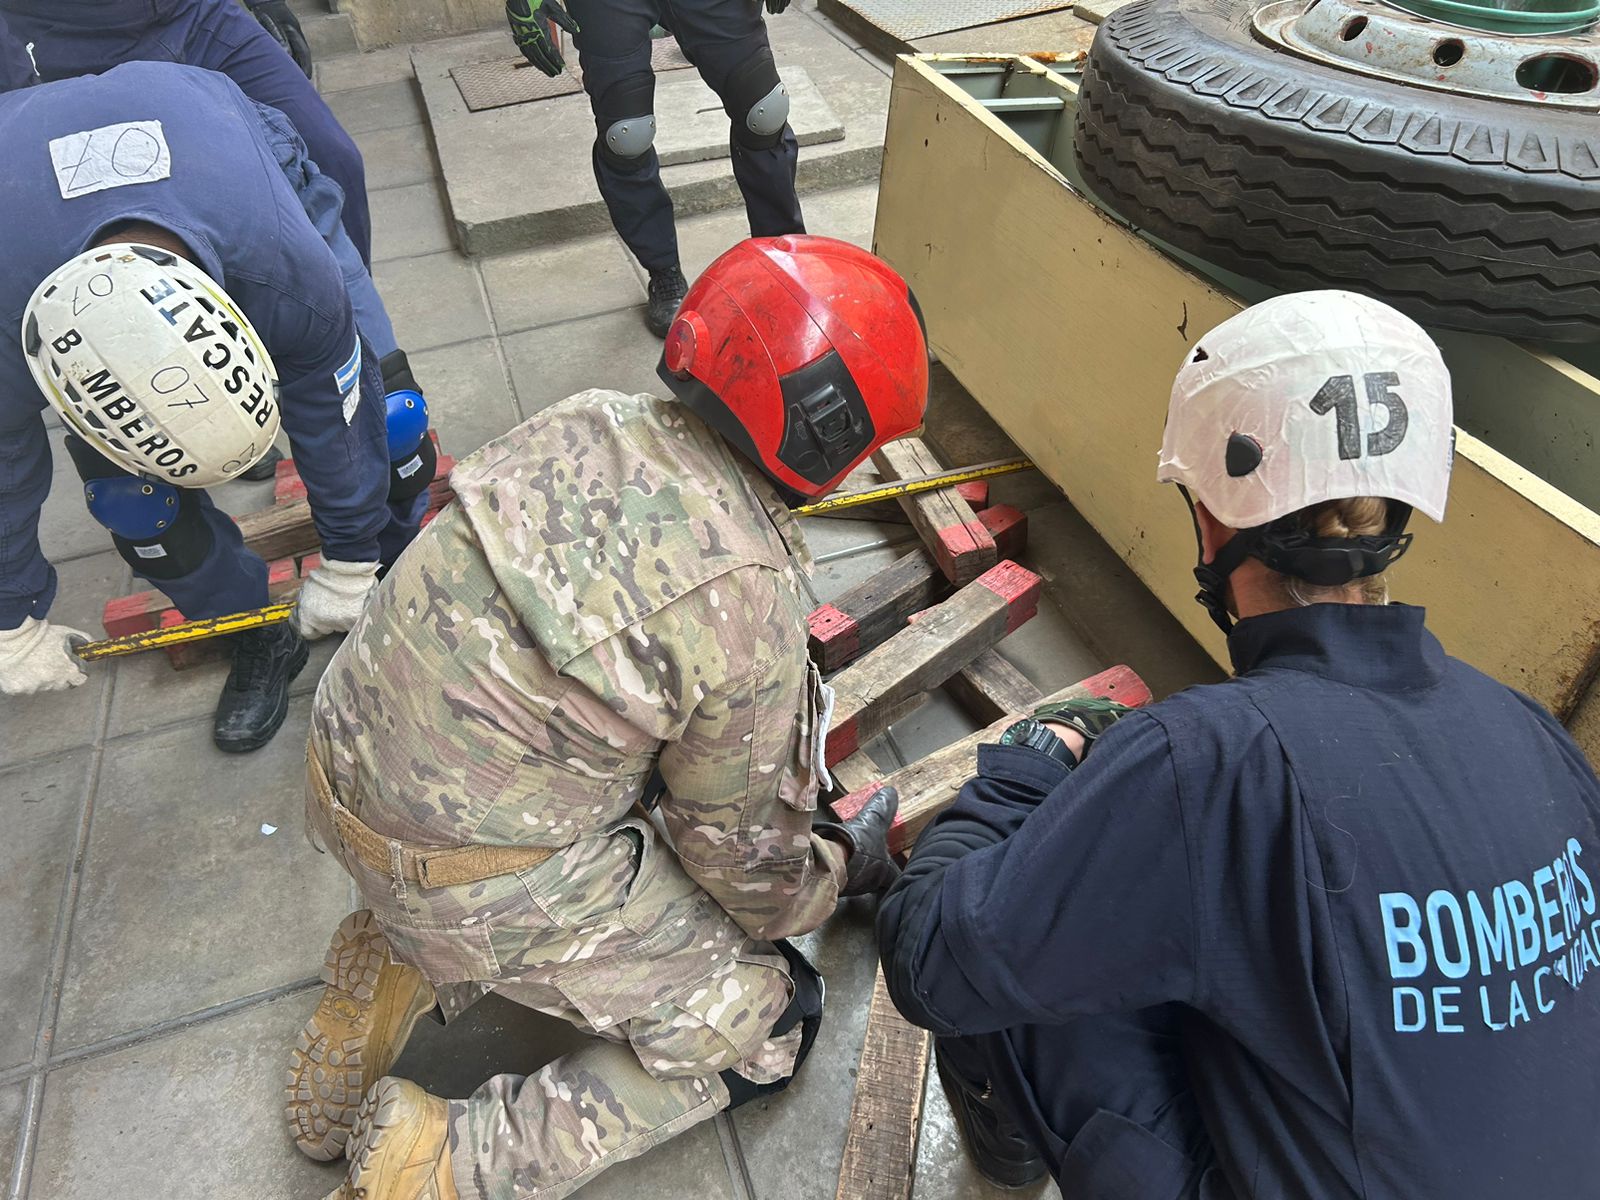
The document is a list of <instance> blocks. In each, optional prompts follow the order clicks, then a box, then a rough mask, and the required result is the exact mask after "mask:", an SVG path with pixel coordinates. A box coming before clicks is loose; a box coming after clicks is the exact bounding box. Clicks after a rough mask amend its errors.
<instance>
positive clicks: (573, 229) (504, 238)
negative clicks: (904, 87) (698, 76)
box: [413, 14, 888, 254]
mask: <svg viewBox="0 0 1600 1200" xmlns="http://www.w3.org/2000/svg"><path fill="white" fill-rule="evenodd" d="M769 31H770V35H771V38H772V43H773V49H774V53H775V55H776V56H777V60H778V63H779V67H780V70H781V71H783V72H784V73H785V74H786V77H787V75H788V73H789V72H791V70H796V71H798V72H804V73H805V75H806V76H808V77H809V78H810V80H811V82H812V83H814V84H815V85H816V88H817V91H818V92H819V93H820V94H821V96H822V97H824V98H826V101H827V103H828V105H829V106H831V108H832V109H833V111H834V112H835V113H837V114H838V116H839V119H840V120H841V121H842V123H843V126H844V131H845V136H844V138H843V139H842V140H840V141H837V142H831V143H828V144H827V145H826V146H820V147H814V148H812V149H810V150H808V151H805V152H802V154H801V156H800V167H799V186H800V187H801V189H802V190H814V189H818V188H823V187H834V186H841V185H844V184H849V183H857V182H861V181H863V180H865V179H872V178H876V176H877V168H878V162H879V160H880V159H881V157H882V141H883V124H884V118H885V114H886V112H887V105H888V84H887V82H886V81H885V79H884V77H883V75H882V74H881V73H880V72H879V71H878V70H876V69H874V68H873V67H871V66H869V65H867V64H866V63H865V62H863V61H862V60H861V59H860V58H858V57H857V56H856V55H855V53H854V51H853V50H852V49H851V48H850V47H849V46H846V45H844V44H843V43H841V42H839V41H838V40H836V39H835V38H834V37H833V36H832V35H831V34H829V33H828V32H827V31H826V30H825V29H824V28H823V27H822V26H821V25H820V24H819V23H818V21H817V19H816V18H815V17H813V16H810V15H807V14H795V15H794V17H793V18H790V19H785V20H782V21H775V22H773V23H772V24H771V25H770V27H769ZM504 54H505V47H504V42H503V39H501V38H498V37H494V36H478V37H469V38H460V39H452V40H451V41H450V42H440V43H434V44H432V45H428V46H421V47H418V48H417V51H416V53H415V55H414V57H413V65H414V68H415V70H416V72H417V79H418V82H419V83H420V85H421V87H422V94H423V101H424V104H425V106H426V108H427V111H428V118H429V121H430V123H431V125H432V127H433V130H434V135H435V141H436V143H437V145H438V147H439V153H440V163H441V167H442V169H443V172H444V178H445V185H446V189H447V192H448V195H449V202H450V207H451V214H452V218H453V221H454V225H455V229H456V234H457V238H458V240H459V242H460V244H461V246H462V247H463V248H464V249H465V250H466V251H467V252H468V253H471V254H491V253H496V252H499V251H504V250H510V249H516V248H521V247H526V246H534V245H547V244H549V243H550V242H552V241H557V240H564V239H568V238H574V237H581V236H585V235H588V234H594V233H600V232H603V231H605V230H607V229H609V228H610V218H609V216H608V215H607V213H606V211H605V206H604V204H603V203H602V202H601V200H600V197H599V194H598V193H597V192H596V190H595V186H594V181H593V178H592V176H591V174H590V172H589V171H588V170H587V164H588V161H589V154H590V147H591V144H592V142H593V140H594V122H593V118H592V117H591V115H590V112H589V106H588V100H587V98H586V97H584V96H563V97H558V98H556V99H553V100H544V101H540V102H539V103H538V106H537V107H538V109H539V119H538V120H537V121H531V120H529V119H528V117H527V114H526V113H524V112H522V111H520V109H519V108H509V109H494V110H490V111H487V112H481V113H469V112H467V110H466V105H465V103H464V102H463V101H462V99H461V93H460V90H459V89H458V88H457V87H456V84H455V82H454V80H452V79H451V78H450V68H451V67H453V66H459V65H461V64H462V63H466V62H483V61H487V60H489V59H492V58H498V57H503V56H504ZM674 74H675V75H685V74H687V72H676V73H674ZM797 77H798V76H797ZM687 83H688V81H681V82H680V81H679V80H677V79H671V78H670V77H668V78H666V79H664V81H663V82H662V83H661V84H659V85H658V88H657V103H658V109H660V111H662V112H663V113H665V109H662V108H660V106H661V105H662V104H663V103H664V101H665V99H666V98H667V96H668V94H669V92H670V90H671V89H674V88H679V87H680V86H683V85H684V84H687ZM696 86H698V85H696ZM706 95H709V93H706ZM705 106H706V107H709V108H712V109H713V110H715V109H716V108H717V104H716V101H715V99H714V98H713V99H711V100H710V102H709V103H708V104H706V105H705ZM521 107H526V106H521ZM705 119H707V120H712V121H714V122H715V123H719V124H721V125H722V127H721V129H720V130H719V131H717V133H716V137H715V141H716V143H717V144H718V145H719V146H720V145H723V144H724V143H725V141H726V125H725V123H723V121H724V118H722V117H721V116H719V115H718V113H717V112H716V111H713V112H712V113H709V114H706V118H705ZM669 125H670V122H669V121H668V119H667V117H666V116H665V115H663V117H662V120H661V129H662V137H667V136H669V135H668V133H667V130H668V128H669ZM660 144H661V145H663V146H665V145H667V144H668V143H667V142H665V141H663V142H661V143H660ZM550 164H564V165H565V166H566V167H567V168H568V169H563V170H553V169H550ZM662 178H663V180H664V181H665V183H666V185H667V188H668V190H669V192H671V194H672V196H673V201H674V205H675V207H676V209H677V212H678V214H679V215H680V216H690V215H694V214H696V213H702V212H709V211H715V210H717V209H720V208H726V207H730V206H733V205H737V204H741V203H742V198H741V197H740V195H739V190H738V187H737V185H736V184H735V183H734V180H733V177H732V175H731V173H730V172H729V171H728V169H727V166H726V164H725V163H722V162H720V161H717V162H691V163H681V164H679V165H676V166H668V167H665V168H663V175H662Z"/></svg>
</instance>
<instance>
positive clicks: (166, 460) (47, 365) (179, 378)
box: [22, 242, 279, 487]
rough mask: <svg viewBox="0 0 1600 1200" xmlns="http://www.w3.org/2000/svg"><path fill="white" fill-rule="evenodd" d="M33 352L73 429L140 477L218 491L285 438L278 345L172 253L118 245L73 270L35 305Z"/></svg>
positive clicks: (50, 281) (33, 364)
mask: <svg viewBox="0 0 1600 1200" xmlns="http://www.w3.org/2000/svg"><path fill="white" fill-rule="evenodd" d="M22 348H23V351H24V352H25V353H26V355H27V358H28V368H29V370H31V371H32V372H33V378H34V382H36V383H37V384H38V385H39V387H40V389H41V390H42V391H43V392H44V394H45V396H46V398H47V399H48V400H49V401H50V403H51V405H52V406H53V407H54V408H55V409H56V410H57V411H58V412H60V413H61V415H62V417H63V418H64V419H65V420H66V422H67V425H68V427H69V428H70V429H72V430H73V431H74V432H75V433H77V434H78V435H79V436H80V437H82V438H83V439H84V440H85V441H87V442H88V443H89V444H90V445H91V446H93V447H94V448H95V449H96V450H98V451H99V452H100V453H102V454H104V455H105V456H106V457H107V458H109V459H111V460H112V461H113V462H115V463H118V464H120V465H121V466H123V467H126V468H127V469H128V470H130V471H133V472H135V473H137V474H140V475H147V476H151V477H154V478H156V479H160V480H163V481H165V482H168V483H172V484H176V485H177V486H179V487H209V486H210V485H212V484H216V483H223V482H225V481H227V480H229V479H232V478H234V476H236V475H239V474H241V473H242V472H244V471H246V470H248V469H249V468H250V467H251V466H252V465H253V464H254V463H255V462H256V461H257V460H258V459H260V458H261V457H262V455H264V454H266V452H267V450H268V449H269V448H270V447H271V446H272V443H273V440H274V439H275V438H276V437H277V435H278V424H279V419H278V382H277V375H276V372H274V370H273V367H272V359H271V358H270V357H269V356H268V354H267V348H266V346H265V345H264V344H263V343H262V341H261V338H260V337H259V336H258V335H257V333H256V331H255V329H254V328H253V327H252V326H251V324H250V322H249V321H248V320H247V319H246V318H245V316H244V314H243V313H242V312H241V311H240V310H239V307H238V306H237V305H236V304H235V303H234V302H233V300H232V299H231V298H230V297H229V296H228V293H227V292H225V291H223V290H222V288H221V287H220V286H218V284H217V283H216V282H214V281H213V280H212V279H211V278H210V277H209V276H207V275H206V274H205V272H203V271H201V270H200V269H199V268H198V267H196V266H194V265H193V264H191V263H189V262H187V261H185V260H184V259H182V258H179V257H178V256H177V255H175V254H172V253H170V252H168V251H166V250H160V249H157V248H155V247H153V246H145V245H140V244H137V243H133V242H115V243H108V244H107V245H104V246H97V247H95V248H94V249H91V250H87V251H85V252H84V253H82V254H80V255H78V256H76V257H75V258H72V259H70V260H68V261H67V262H65V263H63V264H62V265H61V266H60V267H58V268H57V269H56V270H55V271H54V272H52V273H51V275H50V276H49V278H47V279H46V280H45V281H44V282H43V283H41V284H40V285H39V287H38V289H37V290H36V291H35V292H34V293H33V298H32V299H31V300H30V301H29V302H28V308H27V311H26V313H25V314H24V316H23V321H22Z"/></svg>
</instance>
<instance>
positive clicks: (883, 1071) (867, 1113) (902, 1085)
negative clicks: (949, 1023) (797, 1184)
mask: <svg viewBox="0 0 1600 1200" xmlns="http://www.w3.org/2000/svg"><path fill="white" fill-rule="evenodd" d="M931 1041H932V1037H931V1035H930V1034H929V1033H928V1031H927V1030H925V1029H918V1028H917V1027H916V1026H915V1025H913V1024H911V1022H910V1021H907V1020H906V1019H905V1018H904V1017H902V1016H901V1015H900V1012H899V1010H898V1009H896V1008H895V1006H894V1001H893V1000H891V999H889V989H888V987H887V986H886V985H885V983H884V981H883V970H882V969H881V968H880V969H879V971H878V977H877V980H876V981H875V982H874V983H873V985H872V1006H871V1007H870V1008H869V1009H868V1010H867V1036H866V1040H865V1041H864V1042H863V1043H862V1046H861V1061H860V1065H859V1067H858V1068H857V1070H856V1091H855V1098H854V1099H853V1100H852V1101H851V1102H850V1124H849V1125H848V1127H847V1129H846V1133H845V1138H844V1159H843V1161H842V1162H841V1163H840V1164H839V1190H838V1191H837V1192H836V1193H835V1200H909V1198H910V1196H911V1185H912V1182H913V1179H914V1176H915V1173H916V1165H917V1135H918V1132H919V1130H920V1127H921V1125H922V1094H923V1091H924V1090H925V1088H926V1085H927V1081H928V1050H929V1047H930V1043H931Z"/></svg>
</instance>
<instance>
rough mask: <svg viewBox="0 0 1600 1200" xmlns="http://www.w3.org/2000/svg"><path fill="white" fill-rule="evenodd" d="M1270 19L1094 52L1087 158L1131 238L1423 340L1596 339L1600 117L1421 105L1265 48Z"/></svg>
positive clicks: (1186, 7)
mask: <svg viewBox="0 0 1600 1200" xmlns="http://www.w3.org/2000/svg"><path fill="white" fill-rule="evenodd" d="M1256 7H1257V6H1256V4H1253V3H1248V2H1246V3H1239V2H1238V0H1141V2H1139V3H1136V4H1131V5H1128V6H1127V7H1124V8H1122V9H1120V10H1118V11H1117V12H1116V13H1114V14H1113V15H1112V16H1111V17H1110V18H1109V19H1108V20H1107V21H1106V23H1105V24H1104V25H1103V26H1102V27H1101V29H1100V32H1099V34H1098V35H1097V36H1096V37H1095V41H1094V46H1093V48H1092V49H1091V50H1090V53H1089V60H1088V63H1087V64H1086V66H1085V70H1084V75H1083V83H1082V88H1081V91H1080V94H1079V104H1078V122H1077V127H1076V130H1075V142H1074V145H1075V149H1076V152H1077V156H1078V162H1079V165H1080V167H1081V168H1082V171H1083V175H1084V179H1085V181H1086V182H1087V183H1088V185H1089V187H1090V190H1091V191H1093V192H1094V193H1095V194H1096V195H1097V196H1098V197H1099V198H1100V199H1102V200H1103V201H1104V202H1105V203H1106V204H1107V205H1108V206H1109V207H1111V208H1112V209H1114V210H1116V211H1117V212H1119V213H1120V214H1121V215H1122V216H1123V217H1125V218H1126V219H1128V220H1129V221H1132V222H1133V223H1134V224H1135V225H1138V226H1140V227H1142V228H1145V229H1147V230H1148V231H1149V232H1150V233H1151V234H1153V235H1154V236H1156V237H1159V238H1162V239H1164V240H1166V241H1168V242H1171V243H1172V244H1174V245H1176V246H1178V247H1179V248H1181V249H1183V250H1187V251H1189V252H1190V253H1193V254H1195V255H1197V256H1198V257H1200V258H1203V259H1205V260H1207V261H1209V262H1212V263H1215V264H1217V265H1218V266H1220V267H1223V268H1226V269H1228V270H1231V271H1234V272H1237V273H1238V274H1241V275H1245V276H1247V277H1251V278H1255V279H1259V280H1261V281H1263V282H1266V283H1270V284H1273V285H1276V286H1279V287H1282V288H1285V289H1289V290H1298V289H1306V288H1317V287H1327V286H1330V285H1332V286H1336V287H1343V288H1347V289H1349V290H1351V291H1357V292H1363V293H1366V294H1368V295H1372V296H1376V297H1377V298H1379V299H1382V300H1386V301H1388V302H1390V303H1392V304H1394V305H1395V306H1396V307H1398V308H1400V309H1402V310H1404V311H1406V312H1407V313H1409V314H1410V315H1411V316H1413V317H1415V318H1416V319H1417V320H1419V321H1422V322H1423V323H1425V324H1434V325H1442V326H1447V327H1453V328H1457V329H1468V330H1479V331H1484V332H1489V333H1498V334H1503V335H1506V336H1509V337H1521V338H1538V339H1548V340H1557V341H1595V340H1600V119H1597V118H1596V116H1595V115H1594V114H1592V113H1586V112H1576V111H1571V110H1565V109H1558V108H1554V107H1542V106H1538V105H1530V104H1521V103H1515V102H1511V101H1503V102H1502V101H1495V100H1488V99H1482V98H1479V97H1472V96H1460V95H1455V94H1453V93H1449V92H1440V91H1433V90H1429V89H1423V88H1413V87H1407V86H1405V85H1403V84H1399V83H1392V82H1389V81H1387V80H1381V79H1374V78H1371V77H1369V76H1366V75H1361V74H1357V73H1355V72H1347V71H1341V70H1338V69H1336V68H1333V67H1329V66H1324V65H1323V64H1321V63H1317V62H1312V61H1309V60H1306V59H1301V58H1297V57H1292V56H1290V55H1288V54H1286V53H1284V52H1282V51H1280V50H1278V49H1276V48H1275V47H1273V46H1270V45H1267V44H1264V43H1261V42H1258V41H1256V40H1255V37H1254V35H1253V33H1252V32H1251V29H1250V17H1251V15H1252V14H1253V12H1254V11H1255V8H1256Z"/></svg>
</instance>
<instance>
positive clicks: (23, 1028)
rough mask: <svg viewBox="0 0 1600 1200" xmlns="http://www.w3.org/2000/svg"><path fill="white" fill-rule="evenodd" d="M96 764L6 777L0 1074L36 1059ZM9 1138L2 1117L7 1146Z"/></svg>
mask: <svg viewBox="0 0 1600 1200" xmlns="http://www.w3.org/2000/svg"><path fill="white" fill-rule="evenodd" d="M90 763H91V758H90V754H89V752H88V751H87V750H78V751H74V752H71V753H68V754H64V755H61V756H60V757H57V758H48V759H43V760H41V761H37V762H35V763H33V764H32V765H30V766H25V767H18V768H15V769H13V770H10V771H6V772H5V773H3V774H0V796H4V797H5V798H6V802H5V811H6V836H5V839H4V841H3V842H0V928H3V929H4V930H5V931H6V946H7V950H6V953H5V954H4V955H0V1007H3V1008H4V1010H5V1011H6V1012H7V1013H8V1014H10V1017H9V1019H7V1020H6V1021H5V1022H3V1023H0V1071H4V1070H8V1069H10V1068H12V1067H16V1066H20V1065H21V1064H23V1063H26V1062H28V1061H29V1059H31V1058H32V1056H33V1044H34V1036H35V1034H36V1033H37V1031H38V1027H39V1010H40V1004H41V1003H42V1001H43V1000H44V990H45V984H46V982H47V980H48V979H49V976H50V951H51V946H52V944H53V942H54V939H55V930H56V919H57V914H58V911H59V909H60V905H61V885H62V881H63V880H64V879H65V878H66V873H67V868H68V866H69V865H70V864H71V862H72V852H73V845H74V842H75V840H76V838H77V832H78V824H79V821H80V820H81V819H82V814H83V807H84V804H85V803H86V802H87V800H88V795H89V793H88V783H89V768H90ZM0 1116H3V1113H0ZM4 1139H5V1130H4V1121H3V1120H0V1146H4V1145H5V1140H4ZM3 1178H5V1175H4V1174H3V1173H0V1179H3Z"/></svg>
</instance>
